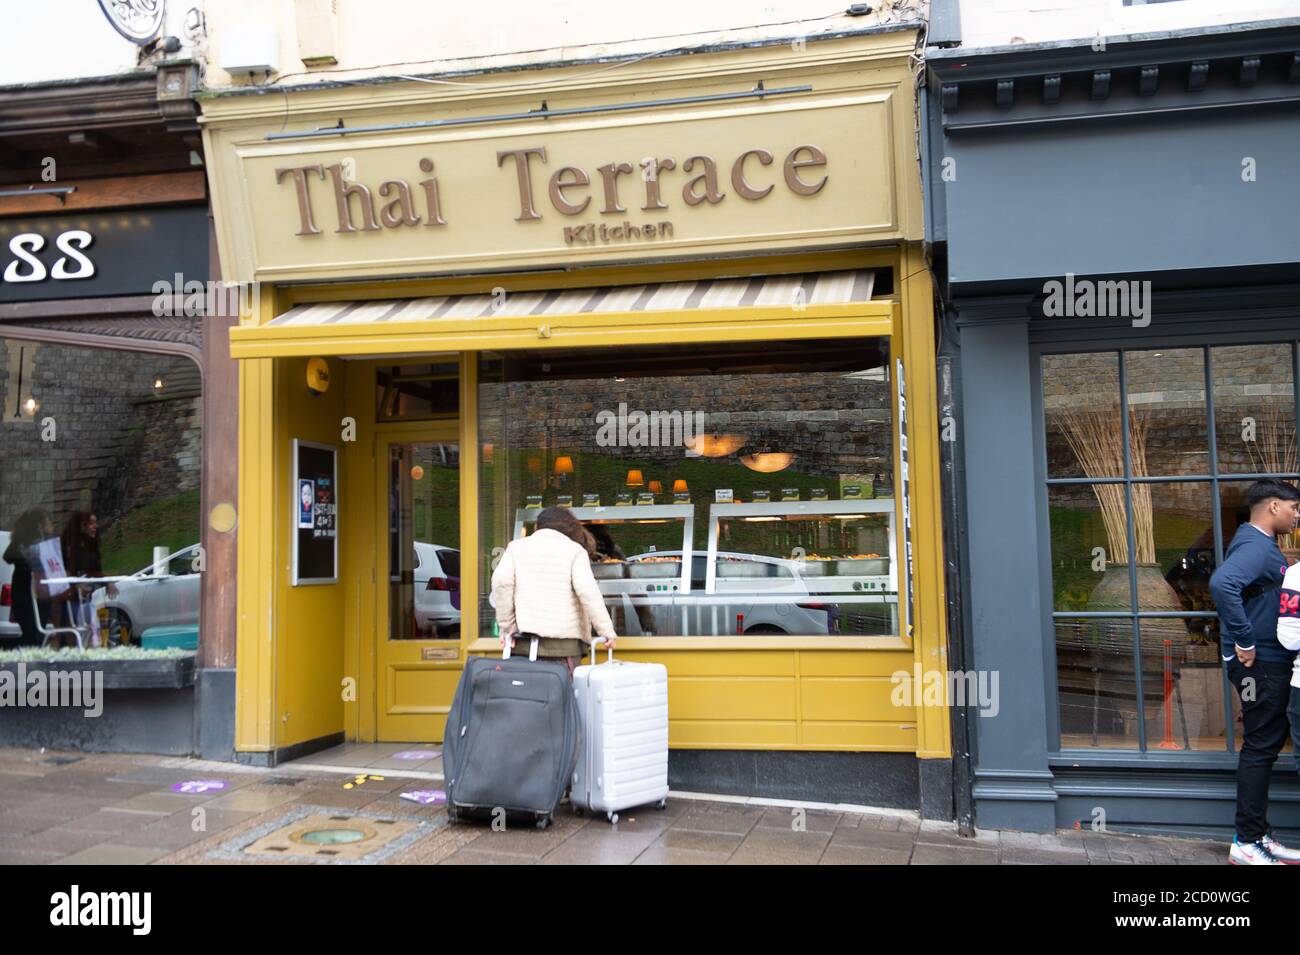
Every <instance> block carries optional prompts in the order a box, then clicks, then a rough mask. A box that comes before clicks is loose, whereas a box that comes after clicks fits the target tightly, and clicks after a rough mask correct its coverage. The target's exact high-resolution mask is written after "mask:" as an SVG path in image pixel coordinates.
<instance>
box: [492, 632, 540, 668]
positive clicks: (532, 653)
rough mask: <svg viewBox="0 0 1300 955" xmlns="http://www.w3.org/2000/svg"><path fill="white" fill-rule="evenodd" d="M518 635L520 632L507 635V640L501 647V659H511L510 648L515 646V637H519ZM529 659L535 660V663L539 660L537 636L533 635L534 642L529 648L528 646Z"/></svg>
mask: <svg viewBox="0 0 1300 955" xmlns="http://www.w3.org/2000/svg"><path fill="white" fill-rule="evenodd" d="M517 636H519V634H517V633H512V634H510V635H509V636H507V637H506V642H505V643H504V644H503V645H502V647H501V659H502V660H509V659H510V648H511V647H513V646H514V643H515V637H517ZM528 659H529V660H530V661H532V662H534V663H536V662H537V638H536V637H533V639H532V643H531V644H530V645H529V648H528Z"/></svg>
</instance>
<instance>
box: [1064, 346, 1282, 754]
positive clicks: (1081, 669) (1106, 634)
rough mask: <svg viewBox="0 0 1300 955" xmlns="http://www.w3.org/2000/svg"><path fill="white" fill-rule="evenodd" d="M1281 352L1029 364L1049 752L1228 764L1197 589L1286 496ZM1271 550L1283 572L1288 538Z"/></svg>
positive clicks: (1230, 702) (1225, 715) (1229, 735)
mask: <svg viewBox="0 0 1300 955" xmlns="http://www.w3.org/2000/svg"><path fill="white" fill-rule="evenodd" d="M1296 357H1297V356H1296V349H1295V345H1294V344H1293V343H1285V342H1284V343H1278V344H1259V345H1241V346H1222V347H1217V346H1216V347H1196V348H1162V349H1149V350H1140V351H1139V350H1133V351H1122V352H1099V353H1089V354H1068V355H1046V356H1044V357H1043V358H1042V364H1041V371H1042V399H1043V411H1044V420H1045V424H1046V441H1045V445H1046V458H1047V475H1046V498H1047V511H1048V524H1049V528H1050V538H1051V574H1052V616H1053V620H1054V624H1055V640H1056V673H1057V690H1058V698H1059V705H1060V709H1059V713H1060V737H1061V739H1060V743H1061V748H1062V749H1080V748H1083V749H1092V748H1112V749H1128V750H1143V751H1147V750H1150V751H1153V752H1171V753H1177V752H1187V751H1196V750H1201V751H1218V752H1224V751H1232V750H1233V749H1236V748H1240V745H1241V738H1240V732H1239V729H1238V728H1239V726H1240V723H1239V717H1240V704H1239V702H1238V700H1237V697H1236V694H1235V693H1234V692H1232V691H1231V689H1230V688H1229V687H1228V684H1227V681H1226V679H1225V677H1224V673H1223V666H1222V664H1221V662H1220V654H1219V623H1218V618H1217V616H1216V615H1215V607H1214V601H1213V599H1212V598H1211V596H1210V591H1209V580H1210V575H1211V574H1212V573H1213V572H1214V569H1215V567H1216V566H1218V563H1219V561H1221V560H1222V559H1223V553H1224V550H1225V548H1226V547H1227V545H1228V544H1229V543H1230V542H1231V541H1232V535H1233V534H1234V533H1235V532H1236V530H1237V528H1238V527H1239V526H1241V525H1242V524H1243V523H1245V522H1247V521H1248V520H1249V512H1248V510H1247V507H1246V489H1247V488H1248V487H1249V486H1250V484H1251V483H1252V482H1253V481H1254V480H1256V479H1257V478H1260V477H1274V478H1281V479H1285V480H1291V481H1294V480H1295V479H1296V477H1297V476H1298V475H1297V462H1296V391H1295V367H1296V364H1295V363H1296ZM1279 544H1280V546H1281V547H1282V549H1283V551H1284V552H1285V553H1286V554H1287V556H1288V558H1289V559H1290V560H1291V561H1292V562H1294V560H1295V559H1296V556H1297V554H1300V551H1297V550H1296V548H1297V541H1296V540H1295V535H1294V534H1292V535H1287V536H1286V537H1285V538H1283V539H1281V540H1279Z"/></svg>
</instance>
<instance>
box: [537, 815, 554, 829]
mask: <svg viewBox="0 0 1300 955" xmlns="http://www.w3.org/2000/svg"><path fill="white" fill-rule="evenodd" d="M550 824H551V817H550V815H549V814H545V815H541V816H538V817H537V828H538V829H545V828H546V827H547V826H549V825H550Z"/></svg>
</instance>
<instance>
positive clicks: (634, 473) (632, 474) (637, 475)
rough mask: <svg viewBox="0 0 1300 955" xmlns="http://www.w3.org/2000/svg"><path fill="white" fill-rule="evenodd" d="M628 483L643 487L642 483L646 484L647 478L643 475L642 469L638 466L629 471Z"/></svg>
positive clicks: (631, 485) (632, 485)
mask: <svg viewBox="0 0 1300 955" xmlns="http://www.w3.org/2000/svg"><path fill="white" fill-rule="evenodd" d="M626 483H627V486H628V487H641V486H642V485H644V484H645V478H643V477H642V476H641V472H640V471H638V470H637V469H636V468H633V469H632V470H630V471H628V472H627V482H626Z"/></svg>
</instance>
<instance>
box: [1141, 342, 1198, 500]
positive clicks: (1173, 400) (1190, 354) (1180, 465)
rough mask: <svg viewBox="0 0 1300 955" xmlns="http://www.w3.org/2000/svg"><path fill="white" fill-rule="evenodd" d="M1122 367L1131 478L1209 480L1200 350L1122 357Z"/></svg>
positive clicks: (1176, 349)
mask: <svg viewBox="0 0 1300 955" xmlns="http://www.w3.org/2000/svg"><path fill="white" fill-rule="evenodd" d="M1124 367H1125V374H1126V375H1127V377H1128V406H1129V459H1130V464H1131V468H1132V475H1133V476H1134V477H1147V476H1154V475H1161V474H1209V473H1210V467H1209V453H1210V443H1209V437H1208V433H1207V431H1206V411H1205V351H1204V349H1201V348H1164V349H1155V350H1150V351H1130V352H1125V353H1124Z"/></svg>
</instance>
